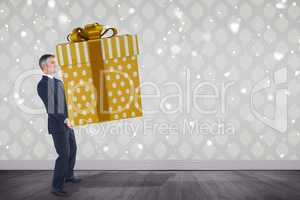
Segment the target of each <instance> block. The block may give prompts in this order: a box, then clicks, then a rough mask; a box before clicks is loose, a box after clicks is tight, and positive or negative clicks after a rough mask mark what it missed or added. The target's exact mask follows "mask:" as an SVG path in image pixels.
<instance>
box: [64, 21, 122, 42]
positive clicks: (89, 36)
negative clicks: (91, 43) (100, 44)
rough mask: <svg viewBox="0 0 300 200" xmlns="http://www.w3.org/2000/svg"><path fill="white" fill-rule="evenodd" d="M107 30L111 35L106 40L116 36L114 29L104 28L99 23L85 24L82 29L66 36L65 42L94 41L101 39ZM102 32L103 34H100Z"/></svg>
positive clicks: (74, 30) (76, 29) (77, 29)
mask: <svg viewBox="0 0 300 200" xmlns="http://www.w3.org/2000/svg"><path fill="white" fill-rule="evenodd" d="M109 30H112V32H113V34H112V35H111V36H109V37H107V38H110V37H113V36H115V35H117V34H118V31H117V29H116V28H105V27H104V25H101V24H99V23H97V22H96V23H93V24H86V25H85V26H84V28H81V27H77V28H74V29H73V30H72V32H71V33H69V34H68V36H67V40H68V41H69V42H81V41H86V40H94V39H100V38H102V37H103V36H104V35H105V34H106V33H107V32H108V31H109ZM102 31H103V33H102Z"/></svg>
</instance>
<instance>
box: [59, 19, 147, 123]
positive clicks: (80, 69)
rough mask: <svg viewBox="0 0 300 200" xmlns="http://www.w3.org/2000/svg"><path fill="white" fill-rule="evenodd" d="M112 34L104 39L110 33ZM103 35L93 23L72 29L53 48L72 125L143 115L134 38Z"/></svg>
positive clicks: (101, 28) (97, 25)
mask: <svg viewBox="0 0 300 200" xmlns="http://www.w3.org/2000/svg"><path fill="white" fill-rule="evenodd" d="M109 29H111V30H113V35H112V36H110V37H103V35H104V34H105V33H106V32H107V31H108V30H109ZM109 29H106V30H105V31H104V33H102V31H103V30H104V26H102V25H99V24H97V23H95V24H89V25H86V26H85V28H76V29H73V32H72V33H70V34H69V35H68V40H69V42H68V43H61V44H58V45H57V46H56V53H57V58H58V64H59V65H60V66H61V70H62V78H63V82H64V89H65V94H66V98H67V105H68V115H69V119H70V120H71V122H72V124H73V126H76V125H84V124H90V123H97V122H103V121H110V120H118V119H124V118H131V117H139V116H142V114H143V112H142V105H141V94H140V81H139V70H138V60H137V56H138V54H139V48H138V37H137V35H130V34H122V35H117V31H116V29H114V28H109Z"/></svg>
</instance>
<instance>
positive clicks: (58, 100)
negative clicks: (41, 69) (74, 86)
mask: <svg viewBox="0 0 300 200" xmlns="http://www.w3.org/2000/svg"><path fill="white" fill-rule="evenodd" d="M37 92H38V95H39V96H40V98H41V99H42V101H43V102H44V105H45V107H46V111H47V113H48V132H49V134H62V133H64V132H65V131H66V130H67V128H68V127H67V125H66V124H65V123H64V120H65V119H66V118H67V117H68V107H67V102H66V97H65V93H64V87H63V82H62V81H61V80H59V79H56V78H53V79H51V78H49V77H48V76H45V75H43V77H42V79H41V80H40V81H39V83H38V85H37Z"/></svg>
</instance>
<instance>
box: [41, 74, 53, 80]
mask: <svg viewBox="0 0 300 200" xmlns="http://www.w3.org/2000/svg"><path fill="white" fill-rule="evenodd" d="M43 76H48V77H49V78H51V79H53V78H54V76H53V75H51V74H45V73H43Z"/></svg>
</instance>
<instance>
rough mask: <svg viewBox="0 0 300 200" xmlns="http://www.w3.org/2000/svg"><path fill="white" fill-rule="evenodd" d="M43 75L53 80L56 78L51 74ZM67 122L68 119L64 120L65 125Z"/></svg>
mask: <svg viewBox="0 0 300 200" xmlns="http://www.w3.org/2000/svg"><path fill="white" fill-rule="evenodd" d="M43 75H44V76H48V77H49V78H51V79H53V78H54V76H53V75H51V74H45V73H43ZM67 120H68V118H66V119H65V120H64V123H65V124H66V123H67Z"/></svg>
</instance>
